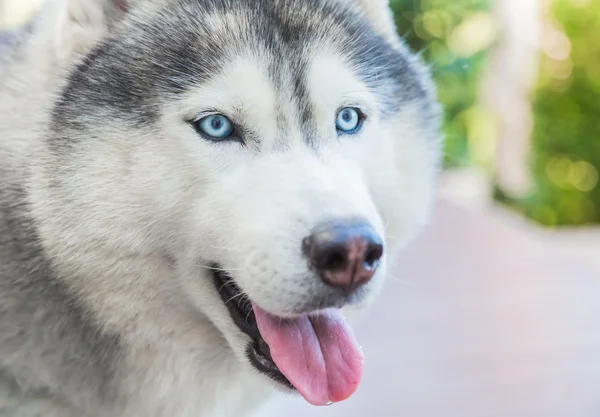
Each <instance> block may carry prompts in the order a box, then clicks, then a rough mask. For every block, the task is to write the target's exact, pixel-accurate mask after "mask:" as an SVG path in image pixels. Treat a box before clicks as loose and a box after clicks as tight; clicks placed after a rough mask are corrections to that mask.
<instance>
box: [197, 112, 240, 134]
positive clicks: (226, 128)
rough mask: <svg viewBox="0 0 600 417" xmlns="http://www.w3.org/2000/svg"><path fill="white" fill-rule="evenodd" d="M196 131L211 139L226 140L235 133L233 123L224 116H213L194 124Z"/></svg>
mask: <svg viewBox="0 0 600 417" xmlns="http://www.w3.org/2000/svg"><path fill="white" fill-rule="evenodd" d="M194 124H195V125H196V129H198V130H199V131H200V132H201V133H203V134H204V135H206V136H208V137H209V138H210V139H226V138H228V137H229V136H231V134H232V133H233V125H232V123H231V121H230V120H229V119H228V118H227V117H225V116H223V115H222V114H211V115H210V116H206V117H203V118H201V119H200V120H198V121H196V122H194Z"/></svg>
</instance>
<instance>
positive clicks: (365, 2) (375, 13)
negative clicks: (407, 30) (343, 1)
mask: <svg viewBox="0 0 600 417" xmlns="http://www.w3.org/2000/svg"><path fill="white" fill-rule="evenodd" d="M351 1H354V2H355V3H356V4H357V5H358V7H359V8H360V9H361V10H362V12H363V13H364V14H365V16H366V17H367V19H369V21H370V22H371V24H372V26H373V28H374V29H375V30H376V31H377V32H379V34H380V35H381V36H383V37H384V39H385V40H386V41H388V42H389V43H391V44H392V45H394V46H396V45H399V44H400V42H401V41H400V37H399V36H398V32H397V29H396V24H395V23H394V16H393V14H392V9H391V8H390V2H389V0H351Z"/></svg>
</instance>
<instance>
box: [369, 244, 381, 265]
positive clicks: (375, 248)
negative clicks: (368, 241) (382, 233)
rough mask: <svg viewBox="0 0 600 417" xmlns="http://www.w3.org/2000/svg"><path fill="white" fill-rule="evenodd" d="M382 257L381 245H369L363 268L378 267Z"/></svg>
mask: <svg viewBox="0 0 600 417" xmlns="http://www.w3.org/2000/svg"><path fill="white" fill-rule="evenodd" d="M382 256H383V245H371V246H369V248H368V250H367V255H366V257H365V268H367V269H373V268H377V267H378V266H379V261H380V260H381V258H382Z"/></svg>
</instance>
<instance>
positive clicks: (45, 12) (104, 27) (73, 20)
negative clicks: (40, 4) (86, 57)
mask: <svg viewBox="0 0 600 417" xmlns="http://www.w3.org/2000/svg"><path fill="white" fill-rule="evenodd" d="M126 10H127V9H126V5H125V1H124V0H51V1H50V2H49V4H47V5H46V7H44V8H43V9H42V10H41V13H40V19H41V22H42V25H45V26H46V28H48V30H50V31H51V32H52V39H53V45H52V46H53V49H54V51H55V54H56V57H57V59H58V60H59V61H69V60H70V59H71V58H72V57H73V55H75V54H80V53H85V52H87V51H88V50H89V48H91V47H92V46H93V45H94V44H95V43H96V42H97V41H98V40H99V39H101V38H102V37H103V36H104V35H105V34H106V33H107V32H108V31H109V30H110V28H111V27H112V26H113V25H114V24H116V23H117V22H118V21H119V19H120V18H121V17H122V16H123V15H124V13H125V12H126Z"/></svg>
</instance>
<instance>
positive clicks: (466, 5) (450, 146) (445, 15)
mask: <svg viewBox="0 0 600 417" xmlns="http://www.w3.org/2000/svg"><path fill="white" fill-rule="evenodd" d="M390 3H391V7H392V10H393V12H394V16H395V20H396V24H397V27H398V32H399V33H400V35H402V36H403V37H404V38H405V39H406V41H407V43H408V44H409V46H410V47H411V48H412V49H413V50H414V51H416V52H418V53H420V54H422V57H423V59H424V60H425V62H427V63H428V64H429V65H430V66H431V67H432V69H433V74H434V78H435V81H436V84H437V86H438V95H439V98H440V101H441V102H442V104H443V106H444V109H445V126H444V130H445V132H444V133H445V139H446V141H445V144H446V152H445V155H446V158H445V165H446V167H456V166H465V165H468V164H469V163H470V162H472V159H473V158H472V155H470V146H469V132H470V131H472V130H473V129H472V127H471V126H470V124H473V122H476V121H474V120H473V119H474V118H473V117H472V116H473V115H474V114H477V113H478V112H477V86H478V82H479V78H480V75H481V72H482V71H481V70H482V69H483V65H484V63H485V57H486V52H487V51H488V50H489V47H490V46H491V44H492V42H493V40H494V32H493V28H494V24H493V20H492V17H491V16H490V14H489V12H488V10H489V3H490V0H391V1H390Z"/></svg>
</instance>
